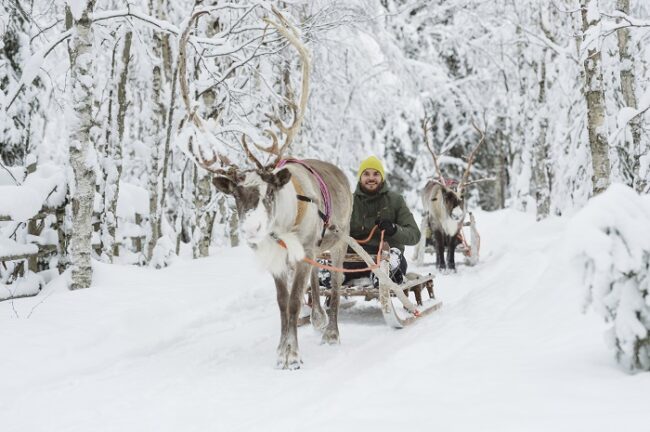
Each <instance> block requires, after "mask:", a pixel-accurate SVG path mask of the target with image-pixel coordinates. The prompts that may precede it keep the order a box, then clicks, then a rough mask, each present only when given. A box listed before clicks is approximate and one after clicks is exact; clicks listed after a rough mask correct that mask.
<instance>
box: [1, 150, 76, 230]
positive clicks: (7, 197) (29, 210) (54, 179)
mask: <svg viewBox="0 0 650 432" xmlns="http://www.w3.org/2000/svg"><path fill="white" fill-rule="evenodd" d="M65 184H66V183H65V174H64V172H63V170H62V169H61V167H57V166H56V165H54V164H50V163H44V164H42V165H39V167H38V169H37V170H36V171H35V172H34V173H32V174H30V175H28V176H27V178H26V179H25V181H24V182H23V183H22V185H20V186H0V215H1V216H9V217H10V218H11V219H13V220H15V221H24V220H27V219H29V218H31V217H33V216H34V215H36V214H37V213H38V212H39V211H40V210H41V209H42V208H43V207H57V206H59V205H61V204H62V203H63V201H64V200H65V195H66V191H67V189H66V187H65Z"/></svg>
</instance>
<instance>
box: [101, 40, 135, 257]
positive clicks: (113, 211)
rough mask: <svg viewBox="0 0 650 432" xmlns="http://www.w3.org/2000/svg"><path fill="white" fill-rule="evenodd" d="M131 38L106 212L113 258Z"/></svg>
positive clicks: (125, 54)
mask: <svg viewBox="0 0 650 432" xmlns="http://www.w3.org/2000/svg"><path fill="white" fill-rule="evenodd" d="M131 37H132V33H131V32H130V31H129V32H127V33H126V34H125V35H124V46H123V47H122V69H121V70H120V75H119V82H118V85H117V139H115V140H114V141H115V142H114V145H112V146H111V147H112V150H113V154H112V158H113V163H114V164H115V178H114V182H115V183H114V186H115V189H114V193H113V195H112V196H111V197H110V198H111V199H110V201H109V202H108V203H107V206H106V210H107V211H108V212H109V214H110V215H112V216H111V217H109V218H108V234H109V236H110V238H111V242H112V244H113V253H112V256H118V255H119V254H120V251H119V245H118V244H117V242H116V241H115V232H116V230H117V199H118V197H119V193H120V178H121V177H122V139H123V138H124V117H125V115H126V109H127V107H128V103H127V101H126V79H127V76H128V73H129V59H130V57H131Z"/></svg>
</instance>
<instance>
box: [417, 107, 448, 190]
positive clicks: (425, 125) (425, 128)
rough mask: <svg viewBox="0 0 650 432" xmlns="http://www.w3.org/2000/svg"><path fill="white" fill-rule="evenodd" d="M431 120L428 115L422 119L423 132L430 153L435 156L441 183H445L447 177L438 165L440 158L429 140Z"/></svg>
mask: <svg viewBox="0 0 650 432" xmlns="http://www.w3.org/2000/svg"><path fill="white" fill-rule="evenodd" d="M429 122H430V120H429V119H428V118H426V117H425V118H424V119H423V120H422V132H423V133H424V142H425V144H426V145H427V149H429V153H431V157H432V158H433V165H434V166H435V167H436V171H437V172H438V178H439V179H440V183H441V184H442V185H445V178H444V177H443V175H442V170H441V169H440V165H438V158H437V157H436V154H435V153H434V152H433V148H432V147H431V143H430V142H429Z"/></svg>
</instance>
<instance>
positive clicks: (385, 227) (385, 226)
mask: <svg viewBox="0 0 650 432" xmlns="http://www.w3.org/2000/svg"><path fill="white" fill-rule="evenodd" d="M375 224H377V226H378V227H379V229H380V230H382V231H384V233H385V234H386V235H387V236H392V235H394V234H395V233H396V232H397V225H395V224H394V223H392V222H391V221H389V220H388V219H377V220H376V221H375Z"/></svg>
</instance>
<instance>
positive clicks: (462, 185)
mask: <svg viewBox="0 0 650 432" xmlns="http://www.w3.org/2000/svg"><path fill="white" fill-rule="evenodd" d="M472 126H473V127H474V129H476V132H478V133H479V135H481V139H480V140H479V142H478V144H476V147H474V150H472V152H471V153H470V154H469V157H468V158H467V168H466V169H465V172H464V173H463V177H462V179H461V181H460V183H458V189H457V190H458V195H462V194H463V190H464V189H465V187H466V186H469V184H470V183H469V182H468V180H469V171H470V169H471V168H472V164H473V163H474V158H475V157H476V151H477V150H478V148H479V147H480V146H481V144H483V142H484V141H485V133H484V132H483V131H482V130H481V129H479V128H478V126H476V123H475V122H474V120H472ZM472 183H476V182H472Z"/></svg>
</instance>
